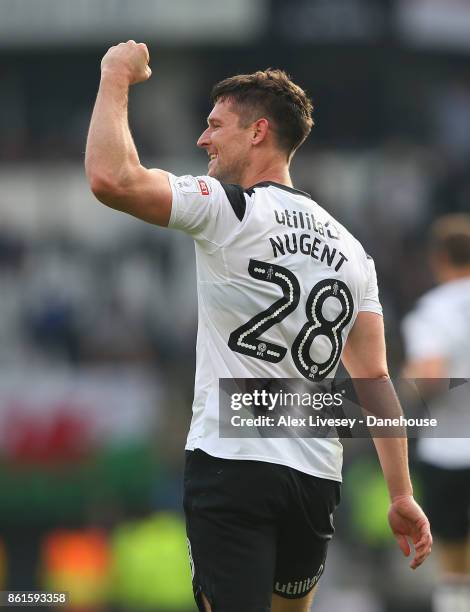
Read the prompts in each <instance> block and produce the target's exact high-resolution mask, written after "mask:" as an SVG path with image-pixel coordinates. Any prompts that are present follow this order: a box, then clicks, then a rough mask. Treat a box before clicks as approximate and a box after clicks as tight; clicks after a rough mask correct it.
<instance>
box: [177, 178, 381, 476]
mask: <svg viewBox="0 0 470 612" xmlns="http://www.w3.org/2000/svg"><path fill="white" fill-rule="evenodd" d="M170 184H171V187H172V192H173V205H172V213H171V217H170V223H169V225H170V227H174V228H177V229H180V230H183V231H185V232H187V233H188V234H190V235H191V236H192V237H193V238H194V240H195V245H196V265H197V279H198V312H199V325H198V342H197V365H196V383H195V397H194V404H193V420H192V424H191V430H190V433H189V437H188V444H187V448H190V449H193V448H202V449H203V450H205V451H206V452H208V453H209V454H213V455H215V456H219V457H230V458H239V459H258V460H263V461H270V462H274V463H280V464H284V465H289V466H291V467H294V468H296V469H299V470H301V471H304V472H307V473H310V474H314V475H317V476H320V477H324V478H331V479H334V480H340V479H341V458H342V450H341V445H340V443H339V441H338V440H337V439H335V438H327V439H321V440H319V439H269V438H263V439H220V438H219V436H218V381H219V378H253V377H257V378H302V377H303V378H306V379H308V380H320V379H323V378H325V377H333V376H334V374H335V372H336V369H337V367H338V364H339V361H340V358H341V353H342V350H343V347H344V343H345V341H346V338H347V336H348V333H349V331H350V329H351V327H352V326H353V324H354V321H355V319H356V317H357V314H358V312H359V311H370V312H375V313H377V314H381V312H382V309H381V306H380V302H379V297H378V288H377V278H376V273H375V268H374V263H373V260H372V259H371V258H370V257H368V256H367V254H366V253H365V251H364V249H363V247H362V246H361V244H360V243H359V242H358V241H357V240H356V239H355V238H354V237H353V236H352V235H351V234H350V233H349V232H348V231H347V230H346V228H344V227H343V226H342V225H341V224H340V223H338V222H337V221H336V220H335V219H334V218H333V217H332V216H331V215H330V214H329V213H328V212H327V211H325V210H324V209H323V208H322V207H321V206H319V205H318V204H317V203H316V202H314V201H313V200H312V199H311V198H310V196H309V195H308V194H306V193H303V192H301V191H298V190H296V189H293V188H290V187H286V186H284V185H280V184H277V183H270V182H264V183H259V184H258V185H255V186H254V187H252V188H250V189H247V190H244V189H242V188H241V187H240V186H238V185H227V184H223V183H220V182H219V181H217V180H215V179H213V178H211V177H208V176H202V177H192V176H185V177H174V176H170Z"/></svg>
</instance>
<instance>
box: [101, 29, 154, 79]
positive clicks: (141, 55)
mask: <svg viewBox="0 0 470 612" xmlns="http://www.w3.org/2000/svg"><path fill="white" fill-rule="evenodd" d="M149 59H150V56H149V52H148V49H147V45H145V44H144V43H136V42H135V41H134V40H128V41H127V42H125V43H119V44H118V45H116V46H115V47H111V48H110V49H109V50H108V52H107V53H106V55H105V56H104V57H103V59H102V60H101V73H102V74H105V73H106V74H108V73H111V74H113V75H117V76H123V77H125V78H126V79H127V80H128V82H129V85H135V84H136V83H141V82H143V81H146V80H147V79H149V78H150V76H151V74H152V71H151V70H150V66H149V65H148V63H149Z"/></svg>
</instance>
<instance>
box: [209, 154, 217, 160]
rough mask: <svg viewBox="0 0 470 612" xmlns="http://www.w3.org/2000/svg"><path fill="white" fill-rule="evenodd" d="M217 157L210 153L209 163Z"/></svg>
mask: <svg viewBox="0 0 470 612" xmlns="http://www.w3.org/2000/svg"><path fill="white" fill-rule="evenodd" d="M217 157H218V155H217V154H216V153H211V154H210V155H209V162H211V161H214V159H217Z"/></svg>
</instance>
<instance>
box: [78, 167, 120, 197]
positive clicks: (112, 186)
mask: <svg viewBox="0 0 470 612" xmlns="http://www.w3.org/2000/svg"><path fill="white" fill-rule="evenodd" d="M87 178H88V184H89V185H90V189H91V192H92V193H93V195H94V196H95V198H96V199H97V200H99V201H100V202H102V203H103V204H107V205H110V204H111V202H115V201H117V200H118V199H119V197H120V196H121V194H122V187H121V185H120V184H119V183H118V182H117V181H116V180H113V179H112V178H111V177H109V176H106V175H103V174H98V173H94V172H87Z"/></svg>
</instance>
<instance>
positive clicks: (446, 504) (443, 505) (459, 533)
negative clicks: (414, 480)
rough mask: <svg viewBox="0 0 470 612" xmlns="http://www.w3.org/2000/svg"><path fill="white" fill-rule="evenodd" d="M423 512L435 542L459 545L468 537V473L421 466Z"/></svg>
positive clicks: (469, 511)
mask: <svg viewBox="0 0 470 612" xmlns="http://www.w3.org/2000/svg"><path fill="white" fill-rule="evenodd" d="M419 471H420V475H421V484H422V491H421V498H422V505H423V510H424V511H425V513H426V514H427V516H428V518H429V522H430V523H431V530H432V532H433V535H434V536H435V537H436V538H440V539H441V540H444V541H448V542H458V541H462V540H465V539H467V538H468V536H469V535H470V469H468V468H462V469H445V468H440V467H437V466H434V465H431V464H429V463H424V462H423V463H421V464H420V469H419Z"/></svg>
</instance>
